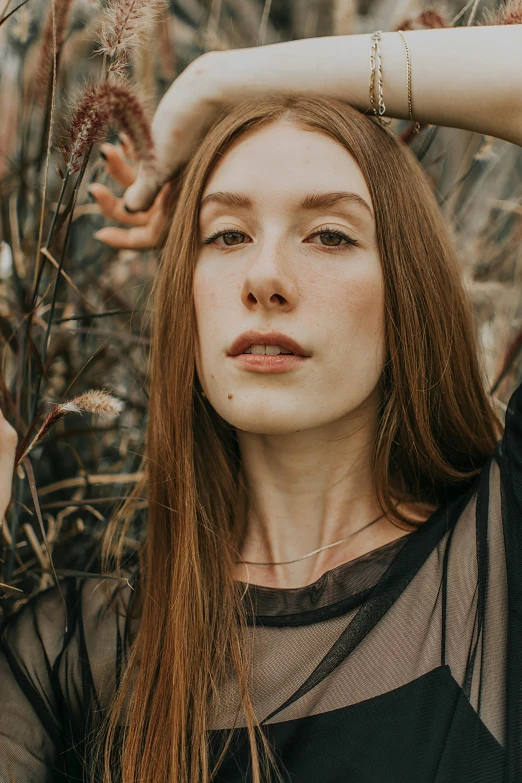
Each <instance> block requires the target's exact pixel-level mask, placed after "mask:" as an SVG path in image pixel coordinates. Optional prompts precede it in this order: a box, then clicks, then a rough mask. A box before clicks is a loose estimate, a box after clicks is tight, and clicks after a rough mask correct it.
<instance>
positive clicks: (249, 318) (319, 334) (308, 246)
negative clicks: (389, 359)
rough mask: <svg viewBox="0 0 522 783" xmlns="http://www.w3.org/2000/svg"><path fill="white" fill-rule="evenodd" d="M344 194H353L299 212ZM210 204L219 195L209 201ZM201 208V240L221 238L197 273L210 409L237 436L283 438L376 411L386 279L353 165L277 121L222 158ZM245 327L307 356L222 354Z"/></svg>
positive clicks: (317, 136) (201, 258) (315, 135)
mask: <svg viewBox="0 0 522 783" xmlns="http://www.w3.org/2000/svg"><path fill="white" fill-rule="evenodd" d="M339 192H348V193H351V194H353V195H352V196H350V197H348V198H346V199H343V200H337V201H335V203H334V201H333V199H331V200H330V205H328V204H325V205H323V206H321V205H319V204H317V200H316V203H315V205H314V206H313V207H311V205H308V207H306V206H303V205H302V204H301V203H300V202H302V201H303V200H304V199H305V197H306V196H310V195H314V196H317V195H318V194H332V193H339ZM210 194H220V196H221V197H220V198H219V199H218V198H212V199H209V200H208V201H205V198H206V197H207V196H209V195H210ZM223 194H235V195H240V196H241V197H243V200H246V199H248V201H249V202H250V205H249V206H248V205H246V204H238V203H236V204H234V202H233V201H232V200H231V199H230V198H225V197H224V196H223ZM235 201H236V202H237V198H236V199H235ZM364 202H365V203H366V205H367V206H365V205H364ZM201 204H202V206H201V209H200V239H201V240H205V239H206V238H208V237H209V236H210V235H212V234H214V232H216V231H224V232H227V233H225V234H224V235H222V236H219V237H217V238H215V239H214V240H212V241H211V242H210V243H207V244H204V243H203V242H201V244H200V246H199V253H198V258H197V263H196V269H195V277H194V301H195V308H196V319H197V329H198V351H197V354H198V355H197V360H196V368H197V373H198V376H199V379H200V382H201V385H202V387H203V390H204V392H205V394H206V396H207V398H208V401H209V402H210V404H211V405H212V407H213V408H214V409H215V410H216V411H217V413H218V414H219V415H220V416H221V417H222V418H223V419H225V420H226V421H227V422H229V423H230V424H231V425H232V426H234V427H236V428H237V429H239V430H244V431H246V432H252V433H263V434H288V433H293V432H297V431H300V430H308V429H312V428H315V427H320V426H323V425H328V424H332V423H334V422H337V421H338V420H340V419H346V418H348V419H349V418H350V417H351V415H352V414H356V413H358V412H361V411H362V410H365V409H369V410H373V411H375V410H376V406H377V401H378V391H377V390H378V380H379V377H380V374H381V369H382V366H383V363H384V355H385V342H384V305H383V278H382V272H381V265H380V260H379V254H378V249H377V243H376V236H375V223H374V219H373V208H372V204H371V198H370V193H369V191H368V188H367V186H366V183H365V181H364V178H363V176H362V174H361V172H360V170H359V168H358V166H357V164H356V162H355V160H354V159H353V157H352V156H351V155H350V154H349V153H348V152H347V151H346V150H345V149H344V147H342V146H341V145H340V144H338V143H337V142H336V141H334V140H333V139H332V138H330V137H329V136H327V135H326V134H323V133H321V132H309V131H304V130H301V129H298V128H296V127H295V126H293V125H291V124H287V123H283V122H277V123H274V124H272V125H269V126H265V127H263V128H261V129H260V130H257V131H255V132H252V133H251V134H249V135H248V136H244V137H242V138H241V139H239V140H238V141H237V142H236V143H235V144H234V146H233V147H231V148H230V149H229V151H228V152H227V154H226V155H225V156H224V157H223V159H222V160H221V161H220V162H219V164H218V165H217V167H216V168H215V169H214V171H213V172H212V174H211V176H210V177H209V179H208V182H207V184H206V186H205V189H204V192H203V196H202V200H201ZM335 231H339V232H341V233H342V234H345V235H346V237H348V239H345V238H344V237H342V236H337V235H335V234H333V233H331V232H335ZM319 232H322V233H319ZM353 242H356V243H357V244H353ZM252 329H253V330H257V331H259V332H262V333H267V332H271V331H277V332H281V333H283V334H285V335H288V336H289V337H291V338H293V339H294V340H296V341H297V342H298V343H299V344H300V346H301V347H302V348H303V349H305V352H306V353H307V354H308V357H307V358H302V359H299V358H297V359H294V360H290V363H288V362H286V360H284V359H283V360H279V361H281V362H285V363H286V364H285V365H283V366H282V369H281V370H280V371H276V372H266V371H264V372H259V371H258V372H256V371H254V368H253V366H252V365H251V364H248V362H255V361H259V360H256V359H255V358H254V359H246V360H244V359H241V358H233V357H231V356H229V351H230V349H231V346H232V344H233V343H234V341H235V340H236V338H238V337H239V336H240V335H241V334H242V333H244V332H246V331H249V330H252ZM258 342H259V344H261V342H262V341H261V340H259V341H258ZM260 361H267V360H260ZM268 361H272V360H268ZM261 369H262V368H261Z"/></svg>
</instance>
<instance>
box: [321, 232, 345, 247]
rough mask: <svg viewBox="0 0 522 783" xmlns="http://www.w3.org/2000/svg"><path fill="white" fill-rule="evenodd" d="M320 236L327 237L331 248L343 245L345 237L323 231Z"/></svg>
mask: <svg viewBox="0 0 522 783" xmlns="http://www.w3.org/2000/svg"><path fill="white" fill-rule="evenodd" d="M320 236H322V237H324V236H326V237H327V240H328V242H327V244H328V246H329V247H337V246H338V245H340V244H341V241H342V239H343V237H342V236H341V235H340V234H336V233H334V232H333V231H321V234H320Z"/></svg>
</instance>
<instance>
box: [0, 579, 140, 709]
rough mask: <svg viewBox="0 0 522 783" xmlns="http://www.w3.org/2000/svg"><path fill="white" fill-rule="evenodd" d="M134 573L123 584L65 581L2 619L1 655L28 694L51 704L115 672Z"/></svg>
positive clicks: (119, 581)
mask: <svg viewBox="0 0 522 783" xmlns="http://www.w3.org/2000/svg"><path fill="white" fill-rule="evenodd" d="M132 576H133V575H132V573H129V574H127V575H126V576H125V577H123V579H118V580H116V579H107V578H101V577H99V576H94V575H93V576H92V577H90V576H82V577H74V578H72V577H68V578H66V579H65V580H64V581H62V582H60V583H59V584H57V585H55V586H53V587H50V588H48V589H47V590H44V591H42V592H40V593H38V594H37V595H35V596H34V597H32V598H31V599H29V601H27V602H26V603H25V604H24V605H22V606H21V607H20V608H19V609H18V610H17V611H15V612H14V613H13V614H11V615H10V616H8V617H7V619H6V620H4V622H3V624H2V626H1V628H0V651H1V652H2V653H3V655H4V656H5V658H6V659H7V662H8V664H9V666H10V668H11V670H12V672H13V674H14V676H15V677H16V679H17V680H18V683H19V684H20V685H21V686H22V687H23V688H24V690H25V691H26V692H29V693H33V694H34V696H35V699H38V700H39V699H40V698H44V699H45V700H47V699H48V698H49V697H50V696H51V694H52V697H53V700H54V699H55V698H56V695H57V694H62V695H65V694H67V693H70V692H71V690H70V689H71V687H72V689H73V692H75V691H76V689H77V688H80V691H83V686H84V685H85V683H86V682H90V683H91V684H92V686H93V690H94V689H95V686H94V682H95V679H96V680H99V679H104V678H105V676H106V675H107V673H108V671H112V672H113V671H114V666H115V663H116V654H117V652H116V650H117V636H118V632H119V630H122V631H123V630H124V629H125V623H126V618H127V607H128V605H129V601H130V597H131V593H132V589H133V588H132Z"/></svg>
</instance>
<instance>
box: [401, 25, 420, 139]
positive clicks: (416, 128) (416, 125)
mask: <svg viewBox="0 0 522 783" xmlns="http://www.w3.org/2000/svg"><path fill="white" fill-rule="evenodd" d="M397 32H398V33H399V35H400V36H401V38H402V40H403V41H404V46H405V48H406V64H407V70H408V110H409V112H410V122H411V125H412V128H413V133H419V131H420V129H421V126H420V123H418V122H415V121H414V119H413V106H412V100H411V57H410V47H409V46H408V42H407V40H406V36H405V35H404V33H403V32H402V30H398V31H397Z"/></svg>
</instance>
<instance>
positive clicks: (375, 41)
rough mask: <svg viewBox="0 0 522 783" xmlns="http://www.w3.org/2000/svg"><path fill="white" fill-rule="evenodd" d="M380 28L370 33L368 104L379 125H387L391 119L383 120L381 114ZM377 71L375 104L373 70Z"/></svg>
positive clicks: (382, 111) (383, 110)
mask: <svg viewBox="0 0 522 783" xmlns="http://www.w3.org/2000/svg"><path fill="white" fill-rule="evenodd" d="M381 33H382V30H377V31H376V32H374V33H373V34H372V48H371V50H370V106H371V107H372V110H373V113H374V114H375V116H376V117H377V119H378V121H379V122H380V124H381V125H389V124H390V122H391V120H389V119H388V120H385V119H384V117H383V116H382V115H383V114H384V113H385V111H386V106H385V105H384V98H383V87H382V64H381V50H380V47H379V41H380V40H381ZM376 71H377V86H378V97H377V105H376V102H375V72H376Z"/></svg>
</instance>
